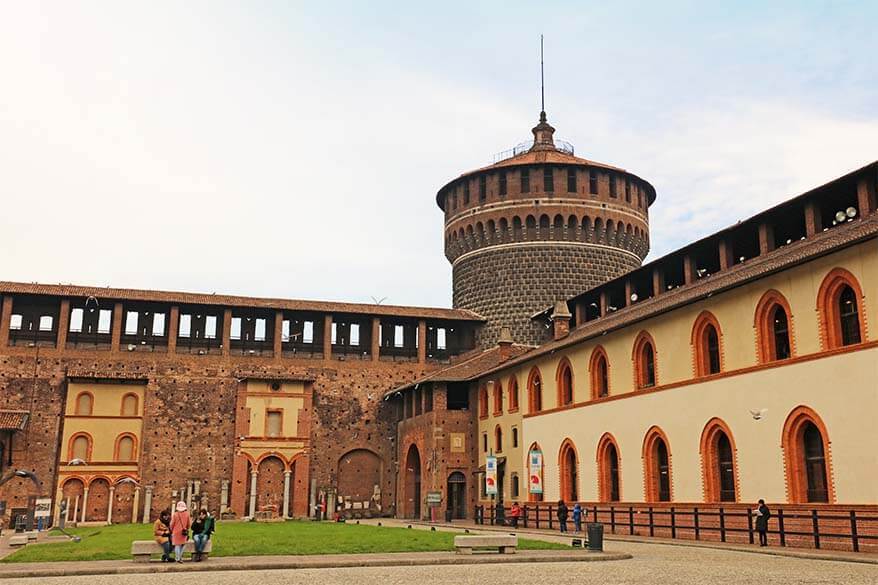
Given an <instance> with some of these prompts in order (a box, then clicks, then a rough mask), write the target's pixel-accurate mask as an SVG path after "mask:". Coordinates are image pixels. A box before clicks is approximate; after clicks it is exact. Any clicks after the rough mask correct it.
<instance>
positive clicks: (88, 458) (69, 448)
mask: <svg viewBox="0 0 878 585" xmlns="http://www.w3.org/2000/svg"><path fill="white" fill-rule="evenodd" d="M80 438H84V439H85V440H86V441H87V442H88V444H87V446H86V448H85V454H86V457H85V458H84V459H85V461H86V463H89V462H91V458H92V451H93V450H94V444H95V441H94V437H92V436H91V434H90V433H86V432H85V431H81V432H78V433H73V435H72V436H71V437H70V440H69V441H68V442H67V461H68V462H70V461H71V460H72V459H74V458H75V456H74V454H73V453H74V449H73V445H74V444H75V443H76V440H77V439H80Z"/></svg>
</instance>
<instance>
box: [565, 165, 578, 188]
mask: <svg viewBox="0 0 878 585" xmlns="http://www.w3.org/2000/svg"><path fill="white" fill-rule="evenodd" d="M567 192H568V193H576V169H575V168H573V167H570V168H568V169H567Z"/></svg>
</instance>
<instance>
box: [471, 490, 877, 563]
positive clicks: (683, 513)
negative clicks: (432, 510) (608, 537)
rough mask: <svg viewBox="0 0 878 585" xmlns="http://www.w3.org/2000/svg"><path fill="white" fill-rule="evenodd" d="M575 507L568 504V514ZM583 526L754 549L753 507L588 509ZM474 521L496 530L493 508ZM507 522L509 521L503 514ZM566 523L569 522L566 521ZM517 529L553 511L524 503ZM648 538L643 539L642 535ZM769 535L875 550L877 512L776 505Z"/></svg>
mask: <svg viewBox="0 0 878 585" xmlns="http://www.w3.org/2000/svg"><path fill="white" fill-rule="evenodd" d="M572 508H573V505H572V504H571V505H569V509H570V510H571V511H572ZM582 512H583V514H582V520H583V522H587V521H590V522H602V523H603V524H604V525H605V526H607V527H608V528H609V533H610V534H627V535H632V536H633V535H640V536H646V535H647V534H648V535H649V536H652V537H655V536H660V537H663V538H667V537H670V538H673V539H688V540H714V541H716V540H719V541H720V542H730V541H734V542H745V541H746V542H748V543H750V544H754V543H755V540H756V535H757V534H758V532H757V531H756V529H755V524H756V517H755V514H754V513H753V510H752V509H751V508H746V509H744V508H742V507H740V506H738V507H735V508H728V507H726V506H710V505H707V506H667V507H665V506H661V507H659V506H651V505H646V504H639V505H627V506H626V505H618V506H616V505H609V506H608V505H594V504H592V505H587V506H583V510H582ZM474 517H475V518H479V517H481V518H482V521H483V522H487V523H490V524H491V525H494V524H495V522H496V515H495V509H494V506H488V505H485V506H477V510H476V514H475V516H474ZM505 517H506V518H509V513H508V509H506V514H505ZM568 523H570V518H568ZM519 525H520V526H521V527H523V528H529V527H531V528H547V529H549V530H553V529H554V528H556V527H557V526H558V517H557V506H556V505H554V504H540V503H533V502H531V503H528V504H525V505H523V506H522V514H521V518H520V521H519ZM643 533H647V534H643ZM768 535H769V536H773V537H774V540H775V541H776V544H778V545H780V546H782V547H787V546H790V547H794V546H798V547H809V548H810V547H813V548H815V549H820V548H821V547H823V548H825V547H826V545H827V544H830V548H834V549H839V548H844V549H845V550H852V551H854V552H860V550H861V548H863V547H866V548H868V550H870V551H872V552H874V551H878V508H876V509H875V510H874V511H873V510H870V509H866V510H863V509H854V508H849V509H845V508H844V507H833V508H830V509H806V508H802V507H793V506H789V507H787V508H784V507H782V506H775V510H774V512H773V516H772V517H771V519H770V520H769V530H768Z"/></svg>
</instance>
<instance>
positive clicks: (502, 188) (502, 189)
mask: <svg viewBox="0 0 878 585" xmlns="http://www.w3.org/2000/svg"><path fill="white" fill-rule="evenodd" d="M499 180H500V197H505V196H506V171H500V175H499Z"/></svg>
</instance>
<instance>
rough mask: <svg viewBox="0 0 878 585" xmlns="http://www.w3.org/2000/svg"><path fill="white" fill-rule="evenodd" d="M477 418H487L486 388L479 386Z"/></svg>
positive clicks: (483, 385)
mask: <svg viewBox="0 0 878 585" xmlns="http://www.w3.org/2000/svg"><path fill="white" fill-rule="evenodd" d="M479 418H488V387H487V386H486V385H485V384H482V385H481V386H479Z"/></svg>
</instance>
